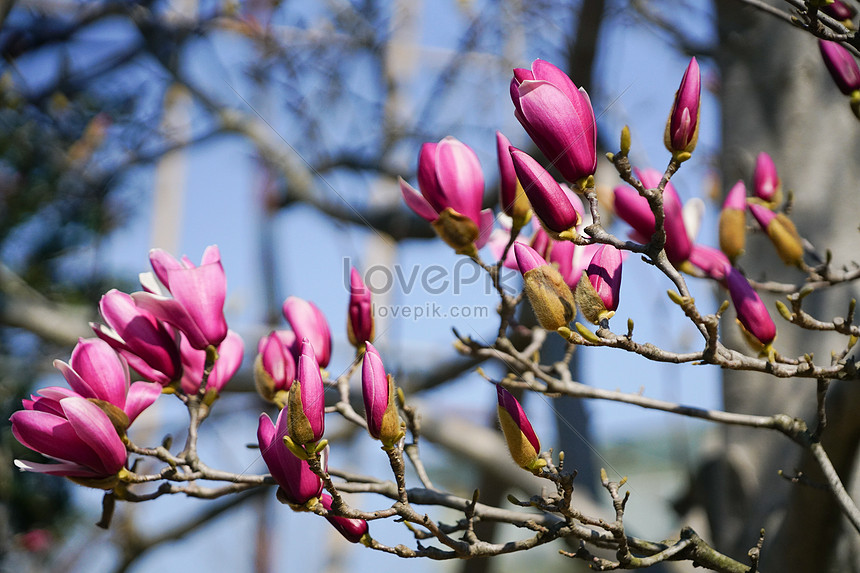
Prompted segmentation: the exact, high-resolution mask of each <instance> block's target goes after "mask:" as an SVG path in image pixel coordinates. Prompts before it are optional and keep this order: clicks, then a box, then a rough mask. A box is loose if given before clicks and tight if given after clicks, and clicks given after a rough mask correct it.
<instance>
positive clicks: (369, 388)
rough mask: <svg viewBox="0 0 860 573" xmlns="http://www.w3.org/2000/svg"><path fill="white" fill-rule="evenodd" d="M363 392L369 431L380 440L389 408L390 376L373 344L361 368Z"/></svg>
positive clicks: (366, 353)
mask: <svg viewBox="0 0 860 573" xmlns="http://www.w3.org/2000/svg"><path fill="white" fill-rule="evenodd" d="M361 392H362V396H363V397H364V411H365V415H366V416H367V430H368V431H369V432H370V435H371V436H373V437H374V438H377V439H379V434H380V431H381V430H382V418H383V416H384V415H385V410H386V408H388V376H387V375H386V374H385V367H384V366H383V364H382V357H380V356H379V352H377V351H376V348H374V347H373V345H372V344H368V345H367V351H366V352H365V353H364V362H363V364H362V366H361Z"/></svg>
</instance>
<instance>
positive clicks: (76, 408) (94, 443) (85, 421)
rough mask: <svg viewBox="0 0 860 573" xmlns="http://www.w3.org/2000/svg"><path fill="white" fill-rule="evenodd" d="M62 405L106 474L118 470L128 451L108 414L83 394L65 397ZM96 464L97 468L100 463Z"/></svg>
mask: <svg viewBox="0 0 860 573" xmlns="http://www.w3.org/2000/svg"><path fill="white" fill-rule="evenodd" d="M60 405H62V407H63V411H64V412H65V413H66V417H67V418H68V420H69V423H70V424H71V425H72V428H73V429H74V431H75V433H76V434H77V435H78V438H80V439H81V441H82V442H84V443H85V444H86V445H87V446H89V447H90V448H91V449H92V451H93V452H94V453H95V454H96V456H98V459H99V463H100V464H101V467H102V468H104V470H105V474H106V475H113V474H115V473H116V472H118V471H119V470H120V468H122V466H123V465H124V464H125V460H126V458H127V457H128V455H127V453H126V451H125V446H124V445H123V443H122V440H121V439H120V437H119V435H118V434H117V433H116V429H115V428H114V427H113V424H112V423H111V421H110V420H109V419H108V417H107V414H105V413H104V412H102V410H101V408H99V407H98V406H96V405H95V404H93V403H92V402H89V401H87V400H85V399H83V398H65V399H63V400H62V401H61V402H60ZM93 468H94V469H97V466H93Z"/></svg>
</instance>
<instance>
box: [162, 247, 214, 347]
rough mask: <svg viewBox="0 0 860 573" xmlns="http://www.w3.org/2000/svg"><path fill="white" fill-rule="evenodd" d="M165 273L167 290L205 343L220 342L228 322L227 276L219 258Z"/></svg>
mask: <svg viewBox="0 0 860 573" xmlns="http://www.w3.org/2000/svg"><path fill="white" fill-rule="evenodd" d="M168 275H169V277H170V293H171V294H172V295H173V298H174V299H176V300H177V301H179V302H180V303H181V304H182V306H184V307H185V309H186V310H187V312H188V314H189V315H190V316H191V317H192V318H193V320H194V322H195V323H196V324H197V326H198V327H199V329H200V331H201V332H202V333H203V335H204V337H205V338H206V341H207V346H208V345H209V344H211V345H213V346H218V345H219V344H221V341H222V340H224V337H225V336H227V321H226V320H224V300H225V298H226V296H227V279H226V277H225V275H224V268H223V267H222V266H221V263H220V261H219V262H216V263H210V264H207V265H201V266H199V267H197V268H196V269H177V270H171V271H169V272H168ZM189 340H190V339H189ZM191 342H192V343H193V341H191ZM203 348H205V346H204V347H203Z"/></svg>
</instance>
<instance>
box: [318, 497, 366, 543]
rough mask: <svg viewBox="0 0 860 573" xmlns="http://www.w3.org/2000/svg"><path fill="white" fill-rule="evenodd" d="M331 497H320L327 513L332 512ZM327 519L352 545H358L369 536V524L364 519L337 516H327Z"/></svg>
mask: <svg viewBox="0 0 860 573" xmlns="http://www.w3.org/2000/svg"><path fill="white" fill-rule="evenodd" d="M331 502H332V499H331V496H330V495H328V494H327V493H324V494H322V496H320V503H321V504H322V506H323V507H324V508H326V510H327V511H331ZM325 518H326V519H327V520H328V522H329V523H331V524H332V525H333V526H334V528H335V529H337V530H338V532H339V533H340V534H341V535H343V536H344V538H346V540H347V541H349V542H350V543H358V542H359V541H361V538H362V537H364V536H365V535H367V532H368V527H367V522H366V521H365V520H363V519H352V518H349V517H340V516H337V515H326V516H325Z"/></svg>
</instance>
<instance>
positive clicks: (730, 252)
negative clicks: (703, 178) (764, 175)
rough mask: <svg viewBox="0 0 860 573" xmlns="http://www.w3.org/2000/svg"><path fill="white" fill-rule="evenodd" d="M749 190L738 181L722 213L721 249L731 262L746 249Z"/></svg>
mask: <svg viewBox="0 0 860 573" xmlns="http://www.w3.org/2000/svg"><path fill="white" fill-rule="evenodd" d="M746 207H747V188H746V185H744V182H743V181H738V182H737V183H735V185H734V187H732V189H731V191H729V193H728V195H726V200H725V202H724V203H723V210H722V211H720V249H722V251H723V253H725V254H726V256H727V257H728V258H729V260H730V261H734V260H735V259H737V258H738V257H739V256H740V255H741V253H743V251H744V248H745V247H746V236H747V221H746Z"/></svg>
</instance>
